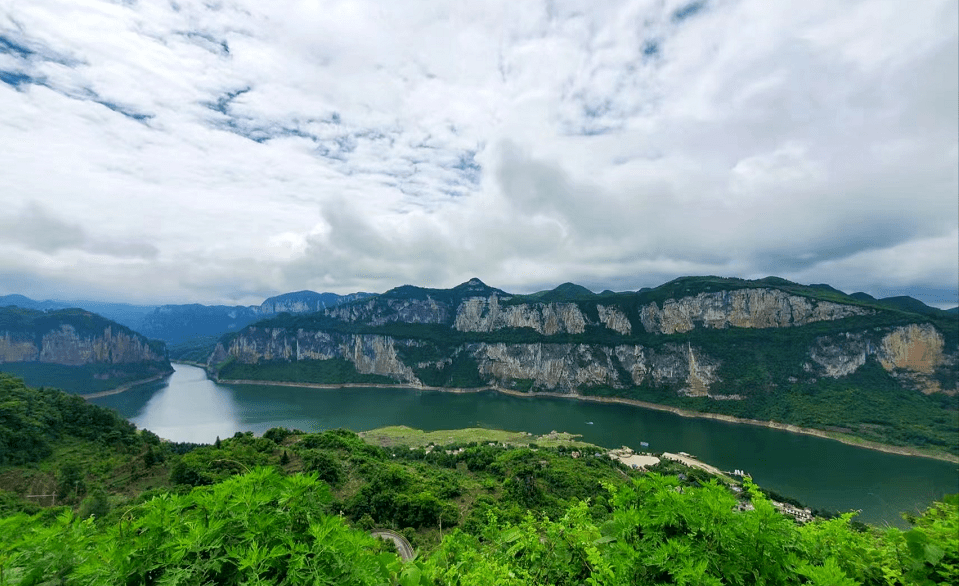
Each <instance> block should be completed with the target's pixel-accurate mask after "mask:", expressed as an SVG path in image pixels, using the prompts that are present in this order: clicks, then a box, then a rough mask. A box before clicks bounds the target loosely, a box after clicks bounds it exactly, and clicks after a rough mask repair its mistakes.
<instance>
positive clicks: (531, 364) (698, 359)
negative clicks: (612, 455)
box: [210, 280, 959, 400]
mask: <svg viewBox="0 0 959 586" xmlns="http://www.w3.org/2000/svg"><path fill="white" fill-rule="evenodd" d="M490 291H491V290H490V289H489V288H488V287H486V286H485V285H484V284H483V283H482V282H480V281H478V280H472V281H470V282H469V283H466V284H464V285H462V286H460V288H457V289H453V290H449V291H440V290H420V289H416V288H409V287H407V288H404V293H406V295H405V296H404V295H399V294H396V293H394V294H392V295H390V294H387V295H385V296H384V297H383V298H370V299H366V300H360V301H357V302H354V303H350V304H346V305H341V306H338V307H333V308H330V309H327V310H326V311H325V313H324V315H325V316H326V319H333V320H335V322H336V323H340V324H344V325H343V326H341V327H337V328H334V329H324V328H323V327H319V328H318V329H316V330H309V329H305V330H304V329H299V330H297V331H291V330H288V329H286V328H284V327H272V328H271V327H266V328H262V327H250V328H247V329H245V330H244V331H243V332H241V333H240V334H239V335H238V336H236V337H234V338H232V339H231V340H229V341H228V342H227V343H224V344H222V345H221V346H220V347H218V349H217V351H216V353H215V354H214V355H213V356H211V359H210V363H211V365H215V364H219V363H222V362H224V361H227V360H231V359H232V360H234V361H238V362H241V363H245V364H255V363H258V362H261V361H294V360H297V361H298V360H328V359H331V358H338V359H344V360H348V361H350V362H351V363H353V364H354V365H355V368H356V370H357V372H359V373H362V374H378V375H384V376H388V377H391V378H393V379H394V380H396V381H398V382H403V383H408V384H426V383H424V380H427V379H428V380H444V376H445V374H444V373H447V372H449V369H450V368H451V365H452V364H453V363H454V362H458V363H463V361H464V360H466V361H467V362H466V363H464V364H469V365H470V366H469V368H470V369H473V371H474V373H475V380H474V382H475V381H479V383H480V384H490V385H496V386H501V387H506V388H532V389H533V390H544V391H558V392H565V393H578V392H581V391H583V390H584V389H591V388H597V387H602V388H607V389H613V390H616V389H628V388H636V387H643V388H667V389H670V390H671V391H672V392H675V393H677V394H679V395H686V396H694V397H695V396H699V397H712V398H714V399H725V400H736V399H741V398H742V396H741V395H740V394H738V392H739V391H735V392H727V391H724V390H722V389H720V390H716V387H717V384H718V383H723V381H724V378H723V377H724V376H725V375H723V372H731V373H736V372H744V371H748V370H749V369H750V365H749V364H746V363H741V360H742V359H740V358H739V357H738V356H737V355H736V354H735V353H730V352H729V351H727V349H725V348H724V347H723V346H724V345H725V343H724V342H722V339H721V338H716V337H715V336H713V337H712V338H709V340H710V341H709V342H708V343H706V342H693V341H691V340H687V339H686V337H685V336H684V334H688V333H690V332H692V331H693V330H696V329H701V330H713V331H716V330H740V331H742V330H753V331H754V330H762V329H770V330H772V329H779V328H802V327H803V326H808V325H810V324H816V323H821V322H833V321H837V320H844V319H847V318H864V317H867V316H874V315H876V314H877V312H878V311H881V310H880V309H877V308H876V307H869V306H863V305H861V304H856V303H855V302H850V303H839V302H836V301H831V300H825V299H818V298H815V297H814V296H813V295H812V294H810V295H798V294H794V293H790V292H787V291H784V290H780V289H776V288H773V287H752V288H739V289H733V290H724V291H707V292H700V293H697V294H694V295H683V296H679V297H677V298H669V299H665V300H662V301H648V302H641V301H642V299H643V298H642V297H641V294H635V297H633V298H630V297H628V296H627V295H625V294H613V295H611V296H610V295H606V296H604V297H602V298H600V299H598V300H593V299H592V298H591V297H585V298H584V299H580V300H570V301H537V300H531V299H530V298H529V296H528V297H515V296H511V295H509V294H506V293H503V292H501V291H498V290H492V291H493V292H490ZM590 295H592V294H590ZM632 299H635V300H636V301H640V302H638V303H637V302H636V301H632ZM323 323H327V324H329V323H330V322H329V321H327V322H323ZM844 323H845V322H844ZM850 323H851V322H850ZM877 323H880V322H877ZM392 324H405V325H406V326H412V325H424V324H430V325H431V326H436V325H441V326H446V327H448V328H449V330H448V331H449V332H450V337H449V339H450V340H453V339H454V338H455V339H456V340H457V341H456V342H455V343H450V342H443V341H441V340H438V339H437V338H435V336H436V335H437V334H436V332H437V331H442V330H436V329H435V328H434V329H433V330H430V332H432V333H431V334H430V335H429V336H426V337H425V338H418V337H417V336H416V335H412V336H407V335H406V334H404V335H403V336H396V335H393V334H391V333H390V332H393V331H397V330H395V329H390V328H391V326H392ZM351 327H362V328H364V331H362V332H360V331H355V332H352V333H345V332H344V329H345V330H349V329H350V328H351ZM371 328H372V329H373V330H374V332H375V333H369V330H370V329H371ZM590 328H592V329H590ZM381 330H382V331H381ZM403 331H404V332H410V331H415V329H414V330H409V329H408V328H407V329H405V330H403ZM601 331H605V332H607V333H606V334H604V335H605V338H604V339H603V341H599V340H597V339H595V334H596V332H601ZM520 332H526V333H525V334H520ZM591 332H592V333H591ZM454 333H455V334H456V335H455V336H454ZM474 333H475V334H482V335H483V337H482V338H479V339H473V338H471V336H470V334H474ZM560 334H563V335H565V338H564V340H563V341H562V343H559V341H557V342H551V341H550V339H551V338H552V337H554V336H557V335H560ZM517 336H519V337H520V338H523V341H511V340H513V339H515V338H516V337H517ZM530 336H533V337H537V336H538V337H539V338H540V340H539V341H537V342H532V343H531V342H529V341H528V340H527V339H528V338H529V337H530ZM571 336H572V337H574V338H573V339H574V340H576V341H574V342H570V341H569V338H570V337H571ZM610 336H613V337H610ZM616 336H618V337H616ZM497 337H498V338H500V339H499V340H498V341H497ZM490 338H493V341H490ZM730 339H731V340H732V339H734V338H730ZM735 339H739V338H735ZM616 340H621V342H616ZM740 343H741V342H740ZM751 343H752V342H751ZM797 343H801V344H804V346H803V348H802V351H801V352H799V353H797V352H796V348H794V347H793V348H791V349H790V355H791V356H798V358H791V359H790V360H793V361H794V362H793V363H790V364H785V365H782V370H784V371H789V372H794V373H796V376H790V377H789V379H790V380H788V381H787V380H786V377H783V380H773V379H769V377H768V376H767V377H766V379H765V381H766V382H764V383H762V384H763V385H765V386H764V388H765V389H766V390H769V389H774V388H777V387H778V386H780V385H786V384H790V383H791V382H793V381H799V380H800V378H802V377H805V378H803V379H802V380H806V381H814V380H815V379H816V378H820V377H829V378H838V377H843V376H848V375H850V374H852V373H854V372H856V371H857V370H858V369H860V368H862V367H863V366H864V365H865V364H866V363H867V361H868V360H875V361H878V363H879V364H881V365H882V367H883V368H885V369H886V370H887V371H888V372H891V373H893V374H894V375H895V376H896V377H899V378H900V379H901V380H902V382H903V384H906V385H911V386H912V387H915V388H919V389H921V390H923V391H925V392H935V391H937V390H943V391H947V392H952V391H954V389H951V388H942V387H941V384H940V383H939V382H937V381H938V380H939V379H938V378H937V375H936V373H937V372H941V371H942V369H943V368H949V367H950V365H953V366H954V365H955V363H956V362H957V355H959V352H957V349H955V348H953V349H948V348H946V347H945V342H944V338H943V335H942V333H941V332H939V331H938V330H937V329H936V328H935V327H934V326H932V325H931V324H928V323H927V324H921V323H916V324H908V325H898V326H892V325H890V326H882V327H872V328H864V327H859V328H858V329H856V328H853V329H849V328H848V327H845V328H844V327H842V326H835V329H834V330H831V333H829V334H828V335H821V336H818V337H809V336H808V335H806V336H805V337H802V336H801V337H799V338H797ZM717 344H718V345H717ZM421 355H422V356H427V355H428V356H429V357H428V358H427V359H423V358H416V357H417V356H421ZM773 360H774V361H775V359H773ZM724 369H725V370H724ZM940 378H941V377H940ZM727 382H728V381H727ZM430 384H436V383H430ZM719 386H720V387H722V386H723V385H719ZM727 386H728V385H727Z"/></svg>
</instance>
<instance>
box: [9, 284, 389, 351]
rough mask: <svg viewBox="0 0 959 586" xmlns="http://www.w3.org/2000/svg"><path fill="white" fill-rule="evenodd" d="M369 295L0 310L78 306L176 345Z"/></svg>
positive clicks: (20, 303)
mask: <svg viewBox="0 0 959 586" xmlns="http://www.w3.org/2000/svg"><path fill="white" fill-rule="evenodd" d="M373 295H374V294H373V293H351V294H349V295H337V294H335V293H315V292H313V291H297V292H295V293H285V294H283V295H277V296H276V297H270V298H269V299H267V300H266V301H264V302H263V303H261V304H260V305H258V306H257V305H200V304H197V303H192V304H175V305H159V306H158V305H132V304H129V303H107V302H101V301H67V302H64V301H49V300H48V301H34V300H33V299H30V298H28V297H25V296H23V295H5V296H3V297H0V307H6V306H10V305H13V306H17V307H23V308H26V309H37V310H43V311H50V310H58V309H66V308H74V307H78V308H82V309H85V310H87V311H90V312H93V313H96V314H99V315H102V316H103V317H105V318H107V319H110V320H113V321H115V322H117V323H119V324H121V325H124V326H126V327H128V328H130V329H132V330H134V331H137V332H140V333H142V334H143V335H145V336H147V337H149V338H151V339H155V340H162V341H164V342H166V343H168V344H171V345H175V346H183V345H190V344H194V345H195V344H196V343H203V342H209V343H212V342H214V341H215V339H216V338H218V337H219V336H222V335H223V334H225V333H228V332H235V331H238V330H240V329H242V328H243V327H245V326H247V325H249V324H251V323H253V322H255V321H257V320H260V319H263V318H265V317H271V316H274V315H276V314H279V313H313V312H316V311H322V310H324V309H326V308H329V307H335V306H336V305H339V304H341V303H347V302H351V301H355V300H358V299H365V298H367V297H371V296H373Z"/></svg>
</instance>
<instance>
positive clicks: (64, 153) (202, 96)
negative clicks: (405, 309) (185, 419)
mask: <svg viewBox="0 0 959 586" xmlns="http://www.w3.org/2000/svg"><path fill="white" fill-rule="evenodd" d="M690 7H693V8H695V9H693V8H690ZM957 21H959V15H957V7H956V5H955V3H954V2H949V1H946V0H943V1H930V2H923V3H919V4H915V5H911V6H910V7H909V9H908V10H905V9H903V8H902V5H901V3H897V2H893V1H889V2H877V1H870V2H865V1H861V2H855V3H835V2H826V1H813V2H806V3H803V4H802V5H796V4H790V5H788V6H787V5H776V4H770V3H767V2H761V1H759V0H742V1H722V0H714V1H710V2H702V3H690V2H666V3H659V2H646V1H639V0H636V1H627V0H623V1H616V2H613V1H610V2H560V1H550V2H519V3H517V2H505V1H500V2H497V1H492V0H490V1H487V2H470V3H453V2H439V1H437V2H415V3H400V2H394V3H385V4H384V3H377V2H346V1H342V2H333V1H330V2H300V1H293V0H289V1H282V2H270V3H263V2H253V1H252V0H233V1H222V2H218V3H209V2H200V1H185V0H184V1H178V2H170V3H164V2H135V3H115V2H107V1H97V0H85V1H82V2H81V1H68V0H60V1H55V0H29V1H27V0H14V1H12V2H8V3H7V4H6V5H5V6H4V7H3V8H0V144H2V145H4V147H3V148H2V149H0V168H2V169H4V172H3V173H0V206H2V209H5V210H7V212H6V214H7V215H6V216H5V217H2V218H0V227H3V226H6V227H7V229H5V230H3V231H4V235H3V237H2V238H0V248H2V249H3V254H2V255H0V259H2V260H0V289H3V290H0V293H6V292H25V293H31V294H34V295H37V296H41V297H52V296H58V295H59V296H61V297H73V298H77V297H83V296H90V295H94V294H98V295H103V296H106V297H110V298H112V299H118V300H130V301H181V302H189V301H199V302H227V301H229V302H233V301H242V302H258V301H259V300H260V299H259V298H260V297H262V296H265V295H268V294H272V293H278V292H283V291H289V290H297V289H303V288H312V289H315V290H329V291H336V292H341V293H346V292H351V291H354V290H372V291H382V290H385V289H387V288H389V287H392V286H396V285H399V284H402V283H413V284H421V285H427V286H450V285H454V284H456V283H458V282H461V281H463V280H465V279H466V278H469V277H471V276H479V277H481V278H483V279H484V280H486V281H487V282H489V283H491V284H494V285H496V286H499V287H502V288H505V289H509V290H516V291H527V290H532V289H536V288H540V287H544V286H555V285H556V284H558V283H561V282H563V281H569V280H572V281H577V282H581V283H583V284H586V285H588V286H590V287H592V288H595V289H603V288H607V287H609V288H613V289H619V290H621V289H626V288H638V287H640V286H649V285H655V284H658V283H659V282H661V281H664V280H667V279H669V278H673V277H675V276H678V275H681V274H697V273H710V274H726V275H735V276H764V275H766V274H779V275H783V276H787V277H792V278H796V279H799V280H803V281H806V282H829V283H832V284H834V285H836V286H839V287H841V288H848V289H862V290H870V288H872V290H879V289H880V288H882V287H886V288H890V287H902V288H909V287H916V288H917V290H921V289H936V290H954V289H955V288H956V284H957V281H959V272H957V271H959V268H957V267H959V252H957V247H956V246H951V247H950V246H949V244H950V243H952V242H953V241H952V240H949V239H950V238H952V239H953V240H954V239H955V237H954V235H955V233H956V231H957V229H959V227H957V225H959V203H957V196H956V194H957V192H959V160H957V158H959V146H957V142H959V141H957V136H956V133H955V128H956V127H957V125H959V113H957V111H956V108H955V96H956V95H957V94H959V73H957V72H959V34H957ZM943 242H946V244H945V245H944V244H943ZM889 262H895V263H901V267H898V268H893V269H890V267H889V264H888V263H889ZM923 267H925V268H923ZM64 291H66V292H65V293H64Z"/></svg>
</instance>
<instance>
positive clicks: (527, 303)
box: [0, 277, 959, 457]
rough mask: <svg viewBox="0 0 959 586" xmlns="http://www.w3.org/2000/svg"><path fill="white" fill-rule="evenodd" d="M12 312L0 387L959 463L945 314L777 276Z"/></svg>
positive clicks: (956, 347) (0, 313) (958, 354)
mask: <svg viewBox="0 0 959 586" xmlns="http://www.w3.org/2000/svg"><path fill="white" fill-rule="evenodd" d="M11 302H15V303H19V304H21V305H29V304H33V305H34V307H37V308H38V309H26V308H22V307H21V308H16V307H6V308H5V309H0V370H6V371H10V372H14V373H15V374H19V375H20V376H24V377H26V378H27V379H28V382H31V383H32V384H46V385H56V386H62V387H64V388H67V389H68V390H71V391H73V392H91V391H97V390H102V389H104V388H111V387H116V386H117V385H119V384H124V383H127V382H132V381H133V380H137V379H138V378H145V377H149V376H157V375H160V374H162V373H165V372H168V371H169V368H170V366H169V361H168V357H169V356H175V357H176V359H179V360H188V361H192V362H199V363H203V364H205V365H206V367H207V370H208V372H209V373H210V374H211V376H213V377H217V378H219V379H220V380H221V381H229V380H233V381H236V380H245V381H278V382H299V383H312V384H398V385H404V386H414V387H423V388H428V387H435V388H444V389H486V388H490V389H496V390H499V391H503V392H511V393H517V394H523V395H528V396H535V395H537V394H542V393H546V394H553V395H561V396H565V397H571V398H580V399H591V400H607V401H608V400H614V401H627V402H628V401H632V402H641V403H643V404H651V405H658V406H663V407H664V408H669V409H683V410H689V411H695V412H698V413H715V414H717V416H720V417H733V418H739V419H750V420H758V421H766V422H772V421H774V422H779V423H781V424H789V425H795V426H802V427H806V428H814V429H818V430H820V431H821V432H822V433H833V434H844V435H846V436H856V437H858V438H861V439H866V440H871V441H877V442H880V443H884V444H887V445H888V444H893V445H900V446H910V447H911V448H919V449H922V450H927V451H931V452H936V453H949V454H952V456H953V457H954V456H955V455H957V454H959V417H957V413H959V383H957V365H959V316H957V315H956V313H955V312H954V311H943V310H939V309H936V308H932V307H929V306H927V305H925V304H923V303H922V302H920V301H918V300H915V299H912V298H909V297H892V298H887V299H875V298H873V297H871V296H869V295H866V294H864V293H854V294H852V295H847V294H845V293H843V292H842V291H839V290H837V289H835V288H833V287H831V286H829V285H824V284H818V285H801V284H797V283H792V282H790V281H787V280H784V279H780V278H777V277H767V278H765V279H759V280H743V279H730V278H720V277H684V278H680V279H675V280H673V281H670V282H668V283H665V284H663V285H661V286H659V287H656V288H651V289H641V290H639V291H628V292H619V293H616V292H612V291H604V292H602V293H594V292H592V291H590V290H588V289H586V288H584V287H582V286H579V285H576V284H573V283H564V284H562V285H560V286H558V287H556V288H555V289H552V290H547V291H540V292H538V293H533V294H527V295H517V294H512V293H508V292H506V291H503V290H501V289H496V288H494V287H490V286H488V285H486V284H485V283H483V282H482V281H480V280H479V279H471V280H469V281H467V282H465V283H463V284H461V285H459V286H456V287H453V288H451V289H429V288H423V287H416V286H412V285H404V286H401V287H397V288H395V289H391V290H389V291H387V292H385V293H383V294H379V295H374V294H368V293H357V294H353V295H348V296H339V295H334V294H329V293H325V294H321V293H314V292H310V291H301V292H296V293H289V294H286V295H281V296H278V297H273V298H270V299H267V300H265V301H264V302H263V303H262V304H261V305H260V306H233V307H230V306H204V305H166V306H133V305H121V304H112V305H110V304H103V305H102V306H101V307H100V309H101V310H103V311H104V313H106V314H107V315H108V316H109V315H113V316H115V317H116V319H117V322H119V323H115V322H110V321H109V320H107V319H105V318H103V317H100V316H97V315H95V314H93V313H92V311H89V310H82V309H69V310H57V309H54V308H55V307H56V303H55V302H33V301H31V300H29V299H27V298H24V297H21V296H7V297H5V298H0V304H3V303H11ZM88 307H92V306H91V305H89V304H88ZM120 319H123V320H125V322H126V324H133V325H134V326H136V327H133V326H128V325H125V324H124V322H120ZM78 320H79V321H78ZM118 336H120V337H123V342H122V343H120V346H117V343H118V342H117V340H118ZM148 338H154V339H158V340H160V341H154V342H151V341H149V340H148ZM164 341H165V342H167V343H170V344H172V346H171V347H170V349H168V348H167V346H166V345H165V344H164ZM111 344H112V345H111ZM131 344H132V346H131ZM121 346H122V348H121ZM133 346H135V347H136V348H138V349H139V350H137V352H139V354H138V353H137V352H131V351H130V350H129V348H131V347H133ZM78 357H82V359H81V358H78ZM119 365H122V366H119ZM38 381H39V382H38ZM77 381H81V382H77Z"/></svg>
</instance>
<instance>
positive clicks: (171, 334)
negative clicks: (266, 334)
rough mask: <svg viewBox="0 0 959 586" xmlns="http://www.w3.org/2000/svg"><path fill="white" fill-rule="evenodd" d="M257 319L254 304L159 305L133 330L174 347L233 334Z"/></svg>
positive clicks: (259, 315) (257, 314) (257, 312)
mask: <svg viewBox="0 0 959 586" xmlns="http://www.w3.org/2000/svg"><path fill="white" fill-rule="evenodd" d="M261 318H262V316H261V314H260V313H259V311H258V308H257V307H256V306H255V305H253V306H243V305H235V306H229V305H200V304H198V303H193V304H188V305H161V306H160V307H157V308H155V309H154V310H153V311H151V312H150V313H148V314H147V315H145V316H143V318H141V320H140V322H139V323H138V325H137V327H136V329H137V331H139V332H140V333H142V334H143V335H145V336H148V337H150V338H155V339H157V340H163V341H164V342H167V343H168V344H171V345H173V346H175V345H178V344H183V343H185V342H187V341H189V340H193V339H196V338H206V337H211V336H222V335H223V334H225V333H228V332H235V331H238V330H240V329H242V328H244V327H246V326H247V325H249V324H251V323H253V322H255V321H257V320H258V319H261Z"/></svg>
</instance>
